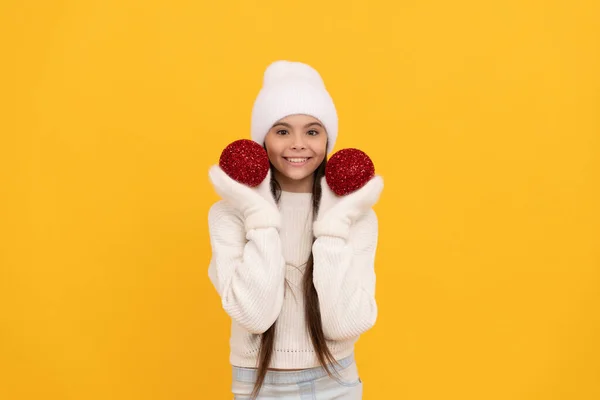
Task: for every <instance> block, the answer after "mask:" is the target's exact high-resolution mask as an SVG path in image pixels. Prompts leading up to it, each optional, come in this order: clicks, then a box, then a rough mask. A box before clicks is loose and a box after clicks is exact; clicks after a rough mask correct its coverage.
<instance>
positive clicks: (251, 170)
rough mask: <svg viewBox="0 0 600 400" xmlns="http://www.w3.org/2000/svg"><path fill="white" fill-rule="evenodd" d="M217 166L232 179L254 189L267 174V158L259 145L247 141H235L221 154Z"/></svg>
mask: <svg viewBox="0 0 600 400" xmlns="http://www.w3.org/2000/svg"><path fill="white" fill-rule="evenodd" d="M219 166H220V167H221V169H222V170H223V171H224V172H225V173H226V174H227V175H229V176H230V177H231V178H232V179H234V180H236V181H238V182H240V183H243V184H245V185H248V186H251V187H256V186H258V185H260V183H261V182H262V181H263V180H264V179H265V177H266V176H267V173H268V172H269V167H270V165H269V157H268V156H267V152H266V151H265V149H263V148H262V147H261V145H260V144H258V143H256V142H255V141H253V140H249V139H240V140H236V141H235V142H232V143H231V144H229V145H228V146H227V147H225V149H224V150H223V152H222V153H221V158H220V159H219Z"/></svg>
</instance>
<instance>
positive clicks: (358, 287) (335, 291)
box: [313, 210, 378, 340]
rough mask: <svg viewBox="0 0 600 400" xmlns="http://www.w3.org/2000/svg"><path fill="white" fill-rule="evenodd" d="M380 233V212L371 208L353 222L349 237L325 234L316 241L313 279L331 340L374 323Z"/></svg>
mask: <svg viewBox="0 0 600 400" xmlns="http://www.w3.org/2000/svg"><path fill="white" fill-rule="evenodd" d="M377 236H378V220H377V215H376V214H375V211H373V210H369V212H368V213H366V214H365V215H364V216H362V217H361V218H359V219H358V220H357V221H356V222H355V223H354V224H353V225H351V227H350V232H349V236H348V239H347V240H346V239H344V238H342V237H337V236H330V235H322V236H319V237H317V238H316V240H315V242H314V244H313V257H314V270H313V282H314V285H315V289H316V290H317V294H318V296H319V306H320V310H321V319H322V324H323V331H324V334H325V336H326V338H327V339H329V340H344V339H348V338H351V337H356V336H359V335H360V334H361V333H363V332H365V331H367V330H369V329H370V328H371V327H373V325H374V324H375V320H376V319H377V303H376V301H375V251H376V249H377Z"/></svg>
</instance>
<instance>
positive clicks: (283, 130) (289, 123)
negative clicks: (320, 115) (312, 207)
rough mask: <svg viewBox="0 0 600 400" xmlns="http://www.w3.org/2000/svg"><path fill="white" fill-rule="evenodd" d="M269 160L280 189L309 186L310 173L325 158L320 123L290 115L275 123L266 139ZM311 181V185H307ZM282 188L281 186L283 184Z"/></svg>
mask: <svg viewBox="0 0 600 400" xmlns="http://www.w3.org/2000/svg"><path fill="white" fill-rule="evenodd" d="M265 147H266V148H267V154H268V155H269V160H270V161H271V163H272V164H273V166H274V167H275V169H276V170H277V174H276V178H279V179H278V182H279V183H280V184H281V183H284V182H282V181H285V184H286V185H285V186H288V187H287V188H286V187H282V189H283V190H290V191H294V190H293V188H290V187H289V186H290V185H295V186H302V187H303V188H307V187H310V186H311V185H312V174H313V172H314V171H315V170H316V169H317V167H318V166H319V165H320V164H321V162H323V159H324V158H325V156H326V155H327V154H326V153H327V132H326V131H325V128H324V127H323V125H322V124H321V122H320V121H319V120H318V119H316V118H314V117H311V116H309V115H304V114H296V115H290V116H287V117H285V118H282V119H280V120H279V121H277V122H276V123H275V124H274V125H273V127H272V128H271V129H269V132H267V135H266V136H265ZM308 181H310V185H308ZM282 186H283V185H282Z"/></svg>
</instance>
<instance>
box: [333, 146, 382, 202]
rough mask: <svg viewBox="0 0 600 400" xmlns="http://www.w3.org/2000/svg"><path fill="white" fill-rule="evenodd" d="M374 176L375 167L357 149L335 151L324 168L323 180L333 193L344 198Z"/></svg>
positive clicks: (366, 156)
mask: <svg viewBox="0 0 600 400" xmlns="http://www.w3.org/2000/svg"><path fill="white" fill-rule="evenodd" d="M374 176H375V166H374V165H373V161H371V159H370V158H369V156H368V155H367V154H366V153H365V152H363V151H360V150H358V149H343V150H339V151H337V152H336V153H335V154H334V155H333V156H331V158H330V159H329V161H327V167H326V168H325V180H326V181H327V185H329V187H330V188H331V190H332V191H333V193H335V194H337V195H338V196H344V195H346V194H349V193H352V192H355V191H357V190H358V189H360V188H361V187H363V186H364V185H365V184H366V183H367V182H368V181H369V180H370V179H371V178H373V177H374Z"/></svg>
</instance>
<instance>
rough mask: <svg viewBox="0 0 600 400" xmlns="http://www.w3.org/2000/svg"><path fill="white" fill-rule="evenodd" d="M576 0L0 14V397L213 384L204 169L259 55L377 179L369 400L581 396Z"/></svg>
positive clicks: (591, 308)
mask: <svg viewBox="0 0 600 400" xmlns="http://www.w3.org/2000/svg"><path fill="white" fill-rule="evenodd" d="M599 20H600V5H599V3H598V2H597V1H591V0H590V1H571V2H567V1H564V2H559V1H531V0H529V1H521V0H508V1H497V2H493V3H490V2H485V1H465V0H457V1H441V0H437V1H436V0H429V1H418V2H417V1H411V2H406V1H405V2H392V1H375V0H370V1H368V2H367V1H337V2H327V1H325V2H324V3H320V2H317V1H302V2H284V1H280V0H273V1H251V0H244V1H235V2H230V1H227V2H218V1H166V0H162V1H132V0H119V1H114V0H113V1H73V0H70V1H69V0H64V1H47V2H41V1H40V2H24V1H9V2H3V3H2V9H1V12H0V30H1V33H2V35H1V37H2V39H1V40H2V58H3V62H2V64H3V65H2V67H1V68H2V69H3V71H4V72H3V73H2V78H1V79H2V81H3V82H2V89H1V92H2V97H3V102H2V111H1V112H2V114H3V116H2V119H1V125H0V131H1V135H2V136H1V148H2V149H1V160H2V168H1V171H2V172H1V175H0V177H1V179H2V181H1V182H2V184H1V185H0V195H1V201H2V205H1V207H0V213H1V214H0V218H1V220H0V226H1V227H2V240H1V241H0V262H1V264H0V311H1V312H0V369H1V371H0V399H3V400H4V399H6V400H17V399H18V400H21V399H48V400H50V399H61V400H62V399H65V400H66V399H69V400H71V399H73V400H79V399H82V400H92V399H94V400H95V399H103V400H105V399H118V400H120V399H129V400H131V399H140V400H150V399H161V400H171V399H227V398H231V396H230V395H229V384H230V369H229V364H228V356H229V348H228V340H229V319H228V317H227V316H226V314H225V313H224V311H222V309H221V308H220V303H219V299H218V296H217V294H216V292H215V291H214V289H213V288H212V286H211V285H210V282H209V280H208V276H207V267H208V262H209V258H210V249H209V241H208V232H207V224H206V222H207V221H206V220H207V211H208V208H209V206H210V205H211V203H212V202H214V201H215V200H216V199H217V197H216V195H215V194H214V192H213V190H212V188H211V187H210V186H209V181H208V176H207V171H208V168H209V166H210V165H211V164H213V163H215V162H216V161H217V160H218V156H219V154H220V151H221V149H222V148H223V147H224V146H225V145H227V144H228V143H229V142H231V141H233V140H235V139H238V138H241V137H248V136H249V125H250V111H251V107H252V102H253V101H254V98H255V96H256V94H257V93H258V90H259V89H260V85H261V80H262V73H263V70H264V68H265V67H266V66H267V65H268V64H269V63H270V62H272V61H274V60H276V59H290V60H300V61H304V62H307V63H309V64H312V65H313V66H315V67H316V68H317V69H318V70H319V71H320V72H321V74H322V75H323V77H324V79H325V81H326V84H327V86H328V88H329V90H330V92H331V94H332V96H333V97H334V99H335V102H336V105H337V107H338V111H339V116H340V136H339V140H338V142H337V145H336V150H339V149H341V148H344V147H358V148H361V149H363V150H365V151H366V152H367V153H368V154H370V155H371V157H372V158H373V160H374V161H375V165H376V168H377V171H378V172H379V173H380V174H381V175H383V176H384V178H385V183H386V188H385V190H384V193H383V195H382V198H381V201H380V203H379V204H378V205H377V206H376V211H377V212H378V214H379V216H380V224H381V232H380V246H379V251H378V256H377V277H378V283H377V297H378V302H379V305H380V314H379V319H378V322H377V324H376V326H375V328H374V329H373V330H371V331H369V332H368V333H366V334H365V335H363V336H362V338H361V339H360V341H359V344H358V346H357V359H358V364H359V369H360V372H361V376H362V379H363V381H364V382H365V398H366V399H367V400H378V399H406V400H421V399H457V400H458V399H460V400H467V399H469V400H470V399H473V400H475V399H477V400H480V399H486V400H491V399H499V400H500V399H502V400H506V399H511V400H512V399H516V400H518V399H544V400H550V399H568V400H592V399H599V398H600V250H599V249H600V211H599V207H600V206H599V205H600V196H599V188H600V117H599V112H600V73H599V71H600V27H599V24H598V21H599Z"/></svg>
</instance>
